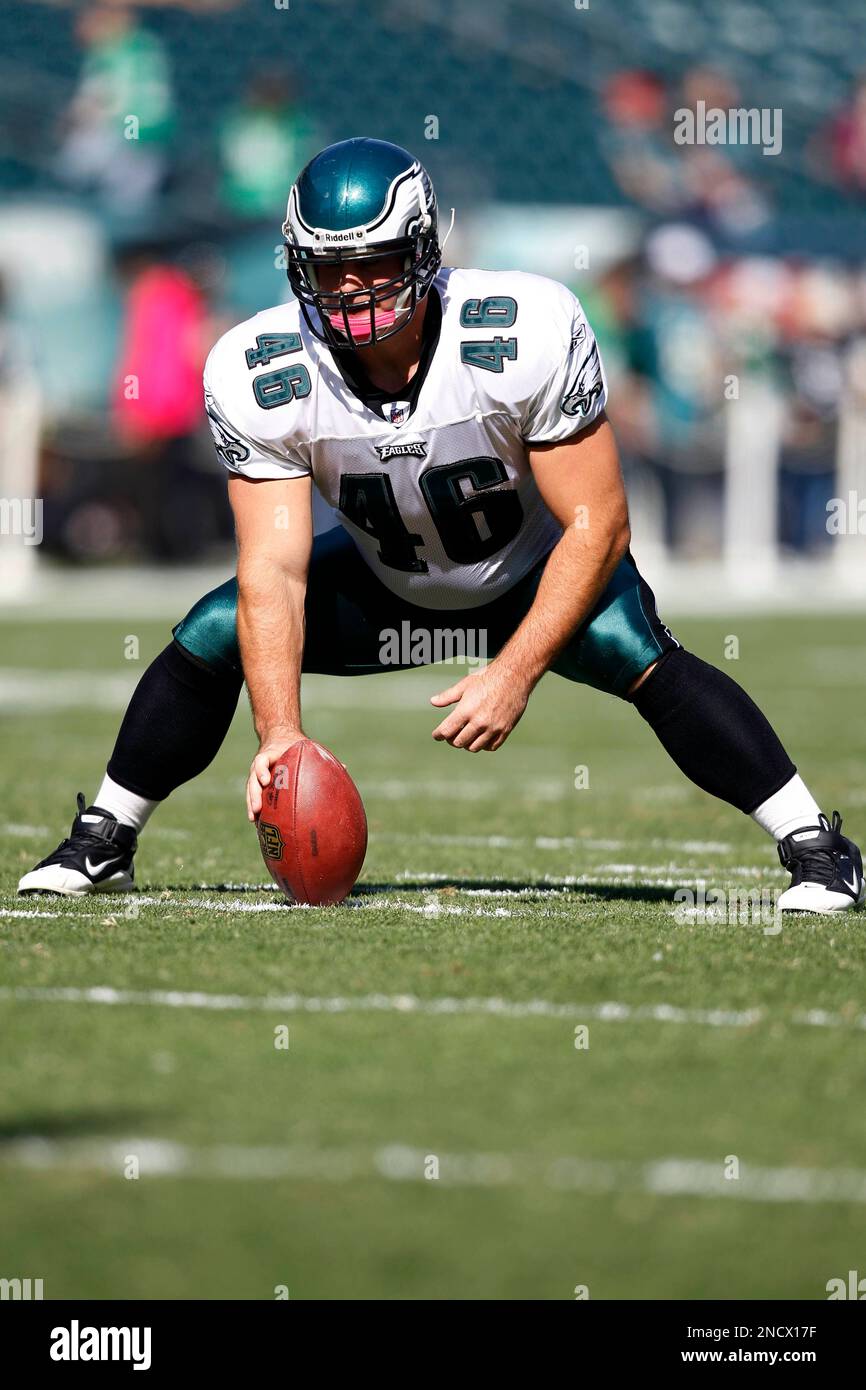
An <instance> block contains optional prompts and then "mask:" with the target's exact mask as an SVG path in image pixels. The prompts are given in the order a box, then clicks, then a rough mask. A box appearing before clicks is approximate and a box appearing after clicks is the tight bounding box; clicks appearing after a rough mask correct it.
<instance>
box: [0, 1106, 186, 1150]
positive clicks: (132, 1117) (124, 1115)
mask: <svg viewBox="0 0 866 1390" xmlns="http://www.w3.org/2000/svg"><path fill="white" fill-rule="evenodd" d="M155 1118H156V1117H155V1116H154V1114H153V1112H152V1111H144V1110H132V1109H128V1110H116V1109H115V1110H88V1111H81V1112H79V1113H77V1114H76V1113H75V1112H73V1113H72V1114H69V1115H58V1114H57V1113H56V1111H50V1112H48V1111H46V1112H45V1113H40V1112H39V1111H34V1110H31V1111H25V1112H24V1113H23V1114H21V1115H18V1116H15V1117H13V1116H9V1117H7V1118H5V1119H3V1120H0V1151H2V1148H3V1145H4V1144H14V1143H17V1142H19V1141H20V1140H22V1139H75V1138H81V1137H84V1136H87V1135H91V1134H99V1135H105V1134H111V1133H112V1132H114V1131H116V1132H117V1133H118V1134H128V1133H130V1132H132V1133H137V1132H138V1130H139V1129H143V1128H144V1127H145V1126H146V1125H149V1124H151V1123H152V1121H153V1120H154V1119H155ZM163 1118H164V1117H163Z"/></svg>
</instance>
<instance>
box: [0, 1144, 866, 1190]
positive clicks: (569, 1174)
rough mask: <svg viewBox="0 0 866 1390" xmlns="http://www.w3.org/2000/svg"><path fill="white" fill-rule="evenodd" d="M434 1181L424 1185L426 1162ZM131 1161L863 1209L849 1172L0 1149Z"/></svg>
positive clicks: (313, 1176)
mask: <svg viewBox="0 0 866 1390" xmlns="http://www.w3.org/2000/svg"><path fill="white" fill-rule="evenodd" d="M434 1158H435V1159H436V1162H437V1164H438V1170H437V1174H438V1175H437V1177H436V1178H435V1179H433V1178H431V1177H429V1174H430V1172H431V1160H432V1159H434ZM132 1159H135V1160H137V1163H138V1176H139V1180H143V1181H147V1179H148V1178H193V1179H196V1178H198V1179H200V1178H211V1179H212V1178H220V1179H221V1178H229V1179H240V1180H242V1181H261V1180H275V1181H279V1180H281V1179H295V1180H302V1181H310V1182H348V1181H359V1180H364V1179H374V1180H375V1179H383V1180H385V1181H386V1182H418V1183H423V1182H425V1181H435V1182H436V1184H437V1186H442V1187H481V1188H496V1187H515V1186H522V1185H528V1184H533V1185H537V1184H539V1183H541V1184H543V1185H544V1186H545V1187H548V1188H551V1189H553V1190H555V1191H564V1192H587V1193H604V1192H614V1193H616V1192H643V1193H647V1194H650V1195H652V1196H661V1197H704V1198H724V1199H727V1200H730V1201H746V1202H797V1203H803V1204H807V1205H811V1204H815V1203H821V1202H842V1203H856V1204H858V1205H859V1204H863V1203H866V1171H864V1170H862V1169H856V1168H841V1169H839V1168H836V1169H834V1168H769V1167H758V1166H753V1165H745V1164H744V1165H743V1167H742V1168H741V1170H740V1176H739V1178H737V1179H734V1180H729V1179H727V1178H726V1177H725V1174H724V1168H723V1165H722V1164H721V1163H720V1162H719V1161H718V1160H715V1161H708V1160H702V1159H694V1158H679V1157H669V1158H659V1159H654V1160H652V1161H650V1162H648V1163H639V1162H633V1161H629V1160H623V1159H584V1158H577V1157H572V1156H564V1157H560V1158H554V1159H548V1158H544V1157H542V1156H536V1155H532V1154H507V1153H436V1152H435V1144H433V1145H431V1146H430V1147H429V1148H428V1149H426V1150H425V1149H419V1148H415V1147H413V1146H411V1145H408V1144H401V1143H392V1144H388V1145H385V1146H383V1147H381V1148H379V1149H376V1150H372V1151H360V1150H352V1149H333V1148H332V1149H312V1148H306V1149H305V1148H291V1147H284V1146H256V1147H254V1146H251V1145H243V1144H237V1145H232V1144H216V1145H191V1144H183V1143H179V1142H176V1141H174V1140H171V1139H153V1138H148V1139H145V1138H139V1137H130V1138H121V1139H113V1138H112V1139H109V1138H97V1139H72V1140H54V1139H47V1138H43V1137H42V1136H40V1135H32V1136H26V1137H23V1138H20V1139H15V1140H12V1141H11V1142H9V1143H6V1144H4V1145H3V1146H2V1149H0V1165H2V1166H4V1167H8V1168H20V1169H26V1170H28V1171H30V1172H51V1171H58V1170H60V1171H63V1172H69V1171H85V1172H99V1173H103V1174H105V1175H106V1176H109V1177H115V1178H117V1179H118V1180H120V1181H122V1180H124V1177H125V1175H126V1174H127V1173H128V1172H129V1166H130V1162H131V1160H132Z"/></svg>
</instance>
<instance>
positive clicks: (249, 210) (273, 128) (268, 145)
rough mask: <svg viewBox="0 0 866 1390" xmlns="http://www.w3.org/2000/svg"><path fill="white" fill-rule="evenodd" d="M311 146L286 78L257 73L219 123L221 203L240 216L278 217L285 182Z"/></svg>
mask: <svg viewBox="0 0 866 1390" xmlns="http://www.w3.org/2000/svg"><path fill="white" fill-rule="evenodd" d="M317 148H318V145H317V142H316V136H315V133H314V130H313V127H312V125H311V123H310V121H309V120H308V119H307V116H306V115H305V113H304V111H303V110H302V109H301V108H300V106H299V105H298V102H297V97H296V94H295V92H294V89H293V85H292V82H291V80H290V78H289V77H287V76H286V75H285V74H283V73H280V72H276V71H270V72H267V71H266V72H260V73H258V74H257V75H256V76H255V77H254V78H253V80H252V81H251V82H250V85H249V88H248V91H247V93H246V96H245V98H244V99H243V101H241V102H240V103H239V104H238V105H237V106H234V107H232V108H231V109H230V110H229V111H228V113H227V114H226V116H225V119H224V120H223V122H222V125H221V127H220V133H219V155H220V163H221V165H222V170H223V176H222V184H221V193H222V199H223V203H224V204H225V206H226V207H227V208H228V209H229V211H231V212H232V213H234V214H235V216H237V217H239V218H243V219H244V220H249V221H253V220H259V219H261V220H264V219H268V220H269V221H271V222H274V223H278V220H279V214H280V210H281V209H282V208H283V207H284V206H285V202H286V198H287V197H288V191H289V188H290V187H291V185H292V183H293V181H294V180H295V179H296V178H297V176H298V173H299V172H300V170H301V169H302V168H303V166H304V165H305V164H306V163H307V161H308V160H309V159H311V158H312V156H313V155H314V154H315V152H316V149H317Z"/></svg>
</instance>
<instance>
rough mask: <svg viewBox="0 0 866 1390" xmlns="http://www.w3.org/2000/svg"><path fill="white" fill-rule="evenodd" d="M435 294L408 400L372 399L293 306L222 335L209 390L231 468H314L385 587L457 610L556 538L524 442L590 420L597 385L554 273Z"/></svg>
mask: <svg viewBox="0 0 866 1390" xmlns="http://www.w3.org/2000/svg"><path fill="white" fill-rule="evenodd" d="M430 294H431V295H438V296H439V299H440V301H441V305H442V316H441V318H442V321H441V328H440V330H439V339H438V343H437V344H436V346H435V350H434V351H433V353H432V356H431V358H430V360H429V363H428V364H427V370H426V374H425V375H424V377H423V380H422V381H421V384H420V389H419V390H418V391H417V392H416V395H417V399H416V400H415V401H414V408H413V402H412V401H407V400H393V401H387V402H385V403H384V404H381V405H374V404H369V403H365V402H364V400H362V399H361V397H360V396H359V395H358V394H356V392H355V390H353V388H352V386H351V385H350V384H349V382H348V380H347V378H346V376H344V374H343V373H342V372H341V371H340V369H339V366H338V364H337V362H336V360H335V357H334V355H333V354H332V352H331V350H330V349H329V348H328V347H327V345H326V344H324V343H322V342H320V341H319V340H318V339H317V338H315V337H314V335H313V334H312V333H310V331H309V329H308V328H307V325H306V323H305V322H304V319H303V317H302V315H301V313H300V310H299V305H298V304H297V303H289V304H283V305H279V306H277V307H276V308H273V309H266V310H265V311H264V312H263V313H260V314H257V315H256V316H255V317H254V318H252V319H249V320H247V322H245V323H242V324H239V325H238V326H237V327H236V328H233V329H231V330H230V331H229V332H228V333H226V334H225V335H224V336H223V337H222V338H221V339H220V340H219V342H218V343H217V344H216V346H215V347H214V348H213V350H212V352H211V354H210V357H209V358H208V362H207V367H206V369H205V392H206V403H207V412H208V417H209V420H210V423H211V428H212V430H213V433H214V439H215V442H216V447H217V452H218V453H219V455H220V458H221V459H222V461H223V463H224V464H225V466H226V468H227V469H228V470H229V472H231V473H234V474H241V475H243V476H244V477H248V478H254V479H263V478H291V477H299V476H302V475H303V474H312V477H313V479H314V481H315V484H316V486H317V488H318V489H319V491H320V493H321V494H322V496H323V497H324V498H325V500H326V502H328V503H329V504H330V505H331V506H332V507H335V508H336V509H337V511H338V512H339V514H340V520H341V522H342V524H343V525H344V526H345V527H346V529H347V530H348V531H349V533H350V534H351V535H352V537H353V538H354V540H355V542H356V544H357V545H358V547H359V549H360V551H361V553H362V555H363V556H364V559H365V560H366V562H367V563H368V564H369V565H370V567H371V568H372V569H373V571H374V572H375V573H376V574H377V575H378V577H379V578H380V579H381V581H382V582H383V584H385V585H386V586H387V587H388V588H389V589H391V590H392V591H393V592H394V593H396V594H399V595H401V596H402V597H404V598H406V599H408V600H409V601H410V602H412V603H415V604H419V605H420V606H421V607H425V608H439V609H459V608H466V607H470V606H475V605H477V604H479V603H486V602H488V601H490V600H492V599H495V598H498V597H499V596H500V595H501V594H503V593H505V592H506V591H507V590H508V589H510V588H511V587H512V586H513V585H514V584H515V583H517V581H518V580H520V579H522V578H523V576H524V575H525V574H527V573H528V571H529V570H530V569H532V568H533V566H534V565H536V564H537V563H538V562H539V561H540V560H541V559H543V557H544V556H545V555H546V554H547V553H548V551H549V550H550V548H551V546H552V545H553V544H554V543H555V542H556V540H557V539H558V537H559V535H560V533H561V532H560V527H559V525H558V524H557V522H556V520H555V519H554V517H553V516H552V515H551V513H550V512H549V511H548V510H547V507H546V506H545V505H544V503H543V501H542V500H541V497H540V495H539V493H538V490H537V488H536V486H535V482H534V479H533V476H532V472H531V469H530V467H529V463H528V460H527V446H530V445H533V444H542V443H557V442H561V441H562V440H565V439H569V438H571V437H572V436H573V435H575V434H576V433H578V431H580V430H581V429H583V428H585V427H586V426H587V425H588V424H590V423H591V422H592V421H593V420H595V419H597V417H598V416H599V415H600V414H601V412H602V410H603V409H604V404H605V398H606V383H605V377H604V369H603V367H602V363H601V359H600V356H599V352H598V347H597V345H596V342H595V338H594V336H593V333H592V330H591V328H590V327H589V324H588V323H587V321H586V318H585V317H584V314H583V311H582V309H581V307H580V304H579V303H578V301H577V300H576V299H575V297H574V295H573V294H572V293H571V292H570V291H569V290H568V289H566V288H565V287H564V286H563V285H560V284H557V283H556V282H555V281H553V280H547V279H545V278H543V277H541V276H537V275H528V274H524V273H522V272H509V271H484V270H441V271H440V272H439V274H438V275H437V276H436V278H435V280H434V281H433V285H432V287H431V290H430ZM430 307H432V306H430ZM404 394H407V395H408V394H409V388H408V387H407V388H406V390H405V392H404Z"/></svg>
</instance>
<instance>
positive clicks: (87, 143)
mask: <svg viewBox="0 0 866 1390" xmlns="http://www.w3.org/2000/svg"><path fill="white" fill-rule="evenodd" d="M77 34H78V38H79V40H80V42H81V44H82V46H83V47H84V49H85V53H84V58H83V62H82V67H81V74H80V77H79V80H78V86H77V88H76V91H75V94H74V96H73V98H72V101H71V103H70V105H69V108H68V109H67V112H66V115H65V125H66V126H67V127H68V133H67V134H66V138H65V140H64V141H63V143H62V146H61V150H60V155H59V160H58V173H59V175H60V177H61V178H62V179H64V180H65V181H66V182H67V183H69V184H71V185H72V186H73V187H75V188H77V189H79V190H81V191H84V192H94V193H96V194H97V195H98V196H99V197H100V198H101V200H102V201H103V202H104V204H105V205H106V207H108V208H109V209H111V210H112V211H119V212H123V213H130V212H139V213H140V212H141V211H142V210H144V209H145V208H147V207H148V206H150V205H151V204H152V202H153V200H154V199H155V198H156V196H157V195H158V193H159V191H160V188H161V185H162V182H163V179H164V176H165V172H166V167H167V159H168V143H169V140H170V139H171V135H172V131H173V125H174V115H173V100H172V92H171V83H170V79H169V68H168V61H167V58H166V55H165V51H164V49H163V45H162V43H161V42H160V40H159V39H158V38H157V37H156V36H155V35H154V34H152V33H150V32H149V31H148V30H147V29H144V28H143V27H142V26H141V25H140V24H139V22H138V19H137V17H136V16H135V14H134V13H133V12H132V11H131V10H129V9H127V8H126V7H125V6H124V5H123V4H122V3H118V4H110V3H103V4H97V5H94V6H92V7H91V8H89V9H85V10H83V11H82V12H81V14H80V15H79V17H78V22H77Z"/></svg>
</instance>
